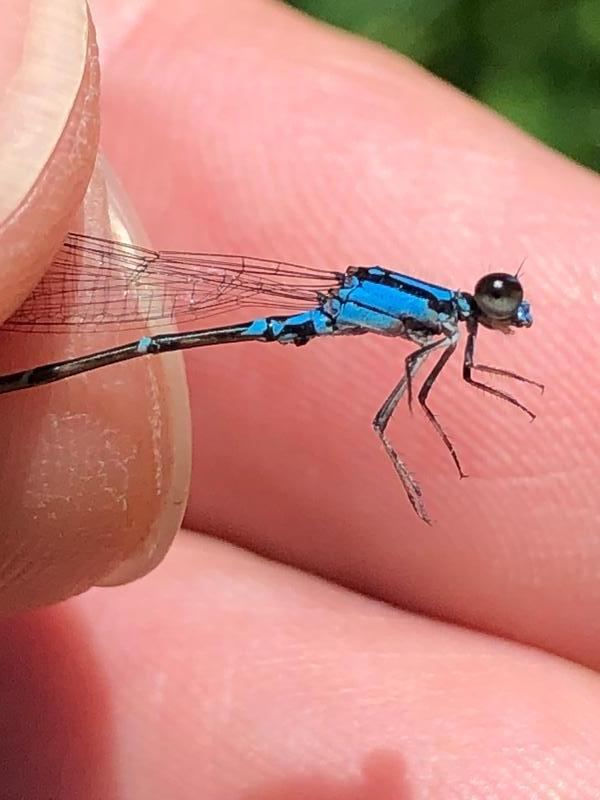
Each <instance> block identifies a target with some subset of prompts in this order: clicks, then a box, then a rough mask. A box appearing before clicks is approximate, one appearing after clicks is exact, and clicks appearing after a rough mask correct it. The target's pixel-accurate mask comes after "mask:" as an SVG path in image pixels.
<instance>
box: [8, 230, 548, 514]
mask: <svg viewBox="0 0 600 800" xmlns="http://www.w3.org/2000/svg"><path fill="white" fill-rule="evenodd" d="M242 307H253V308H255V309H257V308H261V309H262V310H263V314H262V315H259V316H256V315H249V316H251V317H252V318H251V319H250V321H248V322H241V323H236V324H231V325H224V326H221V327H211V328H203V329H201V330H192V331H181V330H180V331H179V332H177V333H159V334H156V335H154V336H142V337H141V338H139V339H137V340H135V341H132V342H129V343H128V344H124V345H120V346H117V347H111V348H110V349H107V350H102V351H100V352H95V353H92V354H90V355H83V356H81V357H78V358H70V359H67V360H65V361H60V362H56V363H53V364H45V365H43V366H39V367H35V368H33V369H28V370H24V371H22V372H16V373H13V374H11V375H3V376H0V393H4V392H12V391H17V390H19V389H30V388H32V387H35V386H41V385H42V384H45V383H50V382H53V381H58V380H62V379H63V378H67V377H70V376H73V375H77V374H79V373H82V372H87V371H88V370H92V369H97V368H98V367H104V366H107V365H109V364H116V363H117V362H119V361H125V360H128V359H131V358H137V357H139V356H145V355H149V354H158V353H165V352H168V351H172V350H183V349H186V348H192V347H204V346H207V345H215V344H226V343H233V342H279V343H280V344H295V345H305V344H307V343H308V342H310V341H311V340H312V339H316V338H318V337H321V336H343V335H357V334H364V333H376V334H380V335H382V336H397V337H401V338H403V339H408V340H410V341H411V342H413V343H414V344H416V345H417V349H415V350H414V351H413V352H412V353H410V354H409V355H408V356H407V357H406V359H405V361H404V367H405V368H404V372H403V374H402V377H401V378H400V380H399V381H398V383H397V385H396V386H395V387H394V389H393V390H392V392H391V394H390V395H389V397H388V398H387V399H386V400H385V402H384V403H383V405H382V406H381V408H380V409H379V411H378V412H377V414H376V415H375V417H374V419H373V423H372V425H373V428H374V430H375V432H376V434H377V436H378V437H379V439H380V440H381V442H382V443H383V446H384V448H385V450H386V452H387V454H388V456H389V457H390V459H391V461H392V464H393V465H394V469H395V470H396V472H397V474H398V476H399V477H400V480H401V481H402V484H403V486H404V489H405V490H406V494H407V496H408V499H409V500H410V503H411V505H412V507H413V508H414V510H415V511H416V513H417V514H418V516H419V517H420V518H421V519H422V520H424V521H425V522H429V521H430V520H429V517H428V515H427V512H426V510H425V506H424V504H423V500H422V493H421V489H420V487H419V485H418V484H417V482H416V481H415V479H414V478H413V477H412V475H411V474H410V473H409V471H408V469H407V467H406V465H405V463H404V461H403V460H402V458H401V457H400V456H399V454H398V452H397V450H396V449H395V447H394V446H393V445H392V443H391V441H390V440H389V438H388V436H387V435H386V428H387V425H388V423H389V421H390V417H391V416H392V414H393V412H394V410H395V409H396V407H397V405H398V403H399V401H400V400H401V398H402V397H403V396H404V395H406V397H407V400H408V403H409V406H411V407H412V400H413V380H414V378H415V375H416V373H417V371H418V370H419V369H420V367H421V366H422V365H423V363H424V361H425V360H426V359H427V358H428V357H429V356H430V355H431V354H432V353H433V352H434V351H439V356H438V359H437V361H436V362H435V365H434V367H433V369H432V370H431V372H430V373H429V374H428V375H427V377H426V378H425V380H424V382H423V384H422V385H421V388H420V390H419V392H418V394H417V398H418V402H419V404H420V405H421V407H422V408H423V410H424V412H425V414H426V416H427V418H428V419H429V421H430V422H431V423H432V425H433V427H434V428H435V430H436V431H437V433H438V434H439V436H440V437H441V439H442V441H443V443H444V445H445V446H446V448H447V449H448V451H449V453H450V456H451V457H452V460H453V461H454V464H455V465H456V468H457V470H458V473H459V475H460V476H461V477H464V472H463V470H462V467H461V464H460V461H459V458H458V455H457V453H456V450H455V449H454V446H453V444H452V442H451V441H450V439H449V438H448V436H447V434H446V433H445V431H444V429H443V428H442V426H441V425H440V423H439V422H438V420H437V417H436V416H435V414H434V413H433V412H432V411H431V409H430V408H429V406H428V404H427V399H428V396H429V393H430V391H431V388H432V386H433V384H434V382H435V381H436V379H437V378H438V376H439V374H440V373H441V371H442V370H443V369H444V367H445V366H446V364H447V363H448V360H449V359H450V357H451V356H452V354H453V353H454V351H455V350H456V347H457V343H458V338H459V323H461V322H464V323H465V324H466V328H467V338H466V346H465V350H464V357H463V378H464V379H465V381H467V383H470V384H471V385H472V386H477V387H478V388H480V389H482V390H483V391H485V392H488V393H489V394H492V395H494V396H496V397H500V398H502V399H503V400H507V401H508V402H509V403H512V404H513V405H514V406H516V407H517V408H520V409H521V410H522V411H524V412H525V413H526V414H528V415H529V417H530V418H531V419H534V414H533V413H532V412H531V411H530V410H529V409H528V408H526V407H525V406H524V405H522V404H521V403H520V402H519V401H518V400H516V399H515V398H514V397H512V396H511V395H509V394H507V393H506V392H503V391H501V390H500V389H496V388H494V387H492V386H488V385H487V384H485V383H481V382H480V381H477V380H475V379H474V378H473V375H472V373H473V372H474V371H475V370H478V371H480V372H484V373H492V374H494V375H502V376H505V377H508V378H514V379H515V380H518V381H522V382H524V383H529V384H533V385H534V386H538V387H539V388H540V389H542V390H543V386H542V385H541V384H539V383H537V382H536V381H532V380H529V379H527V378H523V377H522V376H520V375H517V374H515V373H513V372H509V371H507V370H504V369H498V368H495V367H488V366H485V365H482V364H476V363H475V361H474V357H475V341H476V337H477V333H478V330H479V327H480V326H484V327H486V328H491V329H493V330H496V331H501V332H503V333H512V328H523V327H524V328H528V327H530V326H531V324H532V322H533V320H532V316H531V311H530V306H529V303H528V302H527V301H526V300H524V299H523V289H522V287H521V283H520V281H519V278H518V274H517V275H509V274H506V273H502V272H494V273H491V274H489V275H484V276H483V277H482V278H481V279H480V280H479V281H478V282H477V284H476V286H475V290H474V292H473V293H472V294H471V293H468V292H462V291H453V290H451V289H447V288H444V287H443V286H437V285H435V284H432V283H428V282H426V281H422V280H418V279H417V278H412V277H410V276H409V275H403V274H400V273H398V272H395V271H391V270H388V269H384V268H383V267H349V268H348V269H346V270H345V271H344V272H336V271H332V270H319V269H313V268H308V267H302V266H299V265H297V264H288V263H284V262H280V261H268V260H266V259H259V258H246V257H242V256H229V255H214V254H199V253H183V252H174V251H169V252H168V251H163V252H158V251H155V250H150V249H147V248H144V247H137V246H135V245H129V244H123V243H119V242H114V241H110V240H107V239H100V238H96V237H92V236H86V235H82V234H74V233H72V234H69V236H68V237H67V239H66V240H65V242H64V244H63V246H62V248H61V250H60V252H59V253H58V254H57V256H56V258H55V260H54V262H53V265H52V267H51V269H50V271H49V272H48V273H47V275H46V277H45V278H44V280H43V281H42V282H41V283H40V284H39V285H38V287H37V288H36V289H35V290H34V292H33V293H32V294H31V296H30V297H29V298H28V299H27V300H26V301H25V303H24V304H23V305H22V306H21V308H20V309H19V310H18V311H17V312H16V313H15V314H14V315H13V316H12V317H11V318H10V319H9V320H8V321H7V322H6V323H5V324H4V326H3V327H4V329H5V330H12V331H29V332H41V331H43V332H69V331H74V330H75V331H84V332H85V331H89V332H91V331H100V330H120V331H126V330H134V329H140V328H142V327H143V326H145V325H148V324H149V323H153V324H155V325H166V324H170V323H171V324H173V323H175V322H177V323H178V324H180V325H185V324H186V323H188V324H189V323H194V322H197V321H198V320H201V319H206V318H207V317H210V316H213V315H216V314H223V313H225V312H229V311H232V310H235V309H239V308H242ZM274 307H275V308H277V309H278V310H279V312H284V311H287V312H288V313H279V314H277V315H274V316H271V315H264V310H265V309H269V308H274Z"/></svg>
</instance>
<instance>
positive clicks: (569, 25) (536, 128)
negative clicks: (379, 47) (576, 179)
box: [287, 0, 600, 171]
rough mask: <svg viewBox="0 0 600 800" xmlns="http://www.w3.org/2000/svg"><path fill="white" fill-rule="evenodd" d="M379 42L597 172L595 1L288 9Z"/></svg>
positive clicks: (302, 1)
mask: <svg viewBox="0 0 600 800" xmlns="http://www.w3.org/2000/svg"><path fill="white" fill-rule="evenodd" d="M287 2H289V4H290V5H293V6H295V7H296V8H300V9H303V10H304V11H307V12H308V13H310V14H312V15H314V16H315V17H319V18H321V19H323V20H326V21H327V22H330V23H332V24H334V25H338V26H339V27H341V28H346V29H347V30H349V31H354V32H355V33H358V34H361V35H362V36H365V37H368V38H370V39H374V40H376V41H379V42H382V43H383V44H385V45H387V46H388V47H392V48H394V49H396V50H398V51H400V52H401V53H404V54H405V55H407V56H410V58H412V59H414V60H415V61H417V62H419V63H420V64H422V65H423V66H425V67H427V68H428V69H429V70H431V71H432V72H434V73H436V74H437V75H439V76H440V77H442V78H445V79H446V80H448V81H450V82H451V83H453V84H454V85H455V86H458V87H459V88H460V89H462V90H463V91H465V92H468V93H469V94H471V95H473V96H474V97H477V98H478V99H479V100H481V101H482V102H483V103H486V104H487V105H489V106H491V107H492V108H494V109H496V110H497V111H498V112H500V113H501V114H503V115H504V116H506V117H508V118H509V119H510V120H512V121H513V122H515V123H516V124H517V125H520V126H521V127H522V128H524V129H525V130H526V131H528V132H529V133H531V134H533V135H534V136H537V137H538V138H539V139H541V140H542V141H544V142H546V143H547V144H549V145H551V146H552V147H555V148H556V149H557V150H560V151H562V152H563V153H565V154H566V155H568V156H571V157H572V158H574V159H575V160H576V161H579V162H580V163H582V164H585V165H587V166H589V167H592V168H593V169H595V170H597V171H600V0H563V1H562V2H561V0H499V1H498V0H287Z"/></svg>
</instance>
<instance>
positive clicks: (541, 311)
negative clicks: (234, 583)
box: [105, 0, 600, 664]
mask: <svg viewBox="0 0 600 800" xmlns="http://www.w3.org/2000/svg"><path fill="white" fill-rule="evenodd" d="M236 8H237V9H238V13H237V14H236V15H230V14H229V11H228V12H225V11H224V10H223V7H222V5H221V4H219V3H216V2H208V3H205V4H203V6H202V11H201V12H200V11H199V10H198V8H197V6H196V5H195V4H193V3H188V2H185V0H178V2H175V3H174V4H171V5H170V6H169V8H168V10H167V9H165V8H164V7H162V6H160V5H159V4H155V5H154V6H151V7H148V6H146V7H145V8H144V11H143V13H140V14H139V16H138V17H135V15H134V17H135V24H131V26H130V28H129V29H128V33H127V34H126V35H125V38H124V39H121V38H119V39H118V44H117V45H116V46H115V48H114V49H113V51H112V54H111V59H110V61H109V63H108V64H107V68H106V94H105V100H106V110H107V117H106V140H107V147H108V148H109V150H110V153H111V155H112V157H113V159H114V161H115V163H116V165H117V167H118V169H119V172H120V173H122V174H123V176H124V177H125V178H126V181H127V185H128V187H129V188H130V190H131V191H132V194H133V196H134V197H135V198H136V199H138V200H139V203H140V209H141V212H142V214H143V217H144V219H145V220H146V221H147V222H148V226H149V229H150V231H151V233H152V236H153V238H154V240H155V241H156V242H159V243H161V244H163V243H164V245H165V246H172V247H180V248H182V247H183V248H186V249H188V248H189V249H194V248H196V249H201V250H202V249H204V250H211V251H215V250H216V251H224V252H242V253H246V254H251V255H252V254H254V255H259V256H267V257H271V258H283V259H286V260H291V261H299V262H300V263H302V262H308V263H311V264H314V265H325V266H334V267H343V266H344V265H345V264H348V263H358V264H373V263H379V264H385V265H387V266H390V267H394V268H399V269H400V270H401V271H407V272H410V273H411V274H414V275H417V276H419V277H421V278H425V279H431V280H434V281H435V282H438V283H442V284H444V285H448V286H450V287H456V288H464V289H467V290H469V289H471V288H472V287H473V285H474V283H475V281H476V280H477V278H478V277H479V276H480V275H481V274H482V273H484V272H488V271H491V270H494V269H503V270H507V271H514V270H516V268H517V266H518V264H519V263H520V262H521V261H522V259H523V257H525V256H527V257H528V260H527V263H526V270H525V275H524V279H523V280H524V284H525V288H526V294H527V297H528V299H530V300H531V301H532V303H533V313H534V318H535V324H534V326H533V328H532V329H531V330H530V331H521V332H519V335H518V336H514V337H510V338H509V337H500V336H499V334H497V333H494V332H491V331H487V332H486V331H484V332H483V333H482V335H481V337H480V347H479V353H478V357H479V358H480V359H481V360H482V361H483V362H484V363H490V362H491V363H492V364H495V365H497V366H504V367H506V368H510V369H513V370H517V371H520V372H523V373H524V374H526V375H528V376H529V377H532V378H534V379H538V380H540V381H543V382H544V383H546V385H547V387H548V391H547V392H546V395H545V397H544V398H543V399H540V398H539V397H538V395H537V394H536V393H535V391H533V390H532V391H529V390H528V389H527V388H526V387H521V386H517V387H515V388H514V391H515V392H516V393H517V394H518V396H519V397H520V398H521V399H522V400H523V401H524V402H526V403H527V404H529V405H531V406H533V408H534V409H535V411H536V412H538V419H537V420H536V421H535V424H534V425H528V424H527V421H526V419H525V418H524V417H520V416H519V413H518V412H517V411H516V410H515V409H512V408H511V407H510V406H508V405H507V404H503V403H501V402H499V401H497V400H495V399H493V398H489V397H486V396H484V395H483V394H482V393H477V392H473V391H472V389H470V388H469V387H467V386H466V385H464V384H463V383H462V382H461V381H460V377H459V375H458V374H457V372H458V370H457V369H456V368H455V367H454V368H449V369H448V370H447V373H445V374H444V376H443V378H441V379H440V381H439V382H438V383H437V384H436V386H435V391H434V392H432V395H431V405H432V408H433V409H434V410H435V411H436V412H437V413H438V414H439V417H440V421H441V422H442V424H443V425H444V427H445V428H446V430H447V431H448V433H449V434H450V435H451V437H452V439H453V442H454V444H455V445H456V447H457V449H458V451H459V453H460V455H461V457H462V460H463V464H464V467H465V470H466V471H467V472H468V473H469V475H470V476H471V477H470V479H469V480H468V481H462V482H460V483H458V481H457V476H456V474H455V472H454V471H453V466H452V464H451V463H450V461H449V458H448V457H447V453H446V451H445V450H444V448H443V446H442V445H441V443H440V441H439V440H438V438H437V437H436V435H435V432H434V431H433V430H431V429H430V427H428V426H427V423H426V422H425V421H424V420H423V419H422V416H421V415H420V414H415V415H414V418H409V417H408V416H407V415H406V414H405V413H404V412H402V411H400V412H399V413H398V415H397V420H396V421H395V423H393V424H392V426H391V434H392V436H393V439H394V441H395V442H396V444H397V446H398V448H399V450H400V452H401V453H402V455H403V456H404V457H406V459H407V460H408V463H409V467H410V468H411V469H412V470H414V472H415V473H416V474H417V476H418V477H419V478H420V479H421V482H422V484H423V486H424V490H425V492H426V499H427V502H428V504H429V506H430V508H431V513H432V515H433V517H434V519H435V523H436V524H435V526H434V527H433V528H432V529H431V530H424V528H423V526H422V525H421V523H420V522H419V521H418V520H417V519H415V517H414V515H413V514H412V512H411V510H410V508H409V507H408V504H407V502H406V498H405V497H404V495H403V493H402V490H401V487H400V486H399V485H398V481H397V479H396V477H395V475H394V472H393V470H392V469H391V468H390V465H389V464H388V463H387V462H386V459H385V455H384V454H383V452H382V451H381V449H380V448H379V446H378V444H377V442H376V441H375V439H374V437H373V434H372V432H371V429H370V420H371V419H372V417H373V415H374V413H375V412H376V410H377V408H378V407H379V406H380V405H381V403H382V402H383V400H384V398H385V397H386V394H387V393H388V392H389V391H390V389H391V387H392V386H393V385H394V384H395V382H396V381H397V379H398V377H399V375H400V374H401V372H402V370H403V361H404V358H405V356H406V355H407V353H408V352H409V350H410V348H409V347H408V346H405V345H404V344H403V343H401V342H392V341H390V340H384V339H379V340H378V339H376V338H369V337H365V338H364V339H363V340H358V339H356V338H352V339H349V340H345V341H341V340H336V341H329V342H323V343H314V344H311V346H310V347H307V348H305V349H302V350H296V349H295V348H294V349H293V351H291V352H290V350H284V349H282V348H281V349H280V348H275V347H272V348H264V349H263V348H261V347H259V346H248V347H241V346H240V347H239V348H234V347H231V348H219V349H216V350H215V351H214V352H206V351H203V352H198V353H197V354H190V357H189V359H188V362H187V363H188V365H189V368H190V379H191V386H192V408H193V413H194V416H195V422H196V424H195V431H196V433H195V452H196V454H197V455H196V462H195V476H196V478H195V482H194V488H193V492H192V500H191V504H190V508H189V514H188V521H189V523H190V524H191V525H193V526H195V527H198V528H201V527H206V526H208V527H209V530H211V531H212V532H214V533H216V534H218V535H220V536H227V537H229V538H232V539H234V540H235V541H236V542H238V543H241V544H244V545H245V546H247V547H251V548H254V549H257V550H259V551H260V552H264V553H267V554H269V555H270V556H273V557H276V558H280V559H283V560H286V561H289V562H292V563H294V564H297V565H300V566H303V567H305V568H308V569H311V570H315V571H317V572H319V573H321V574H324V575H327V576H329V577H331V578H334V579H336V580H339V581H343V582H344V583H347V584H349V585H352V586H355V587H359V588H360V589H362V590H364V591H368V592H371V593H373V594H376V595H378V596H380V597H384V598H386V599H388V600H390V601H393V602H396V603H401V604H403V605H405V606H409V607H411V608H415V609H420V610H423V611H426V612H429V613H433V614H436V615H443V616H445V617H446V618H449V619H453V620H457V621H460V622H463V623H466V624H469V625H474V626H479V627H482V628H485V629H488V630H494V631H498V632H501V633H502V634H504V635H506V636H511V637H514V638H517V639H520V640H522V641H526V642H531V643H535V644H537V645H540V646H543V647H546V648H549V649H552V650H555V651H556V652H560V653H563V654H568V655H570V656H571V657H573V658H576V659H580V660H582V661H585V662H587V663H594V664H598V663H600V650H599V646H598V642H600V621H599V618H598V614H597V608H598V602H599V601H600V584H599V583H598V581H597V580H596V579H595V575H596V573H597V565H598V560H599V558H600V553H599V541H598V537H597V536H596V535H595V528H596V527H597V516H598V505H597V502H598V501H597V498H598V494H597V492H596V489H595V480H596V479H595V476H596V475H597V474H598V467H599V466H600V464H599V461H598V458H599V456H598V453H599V452H600V450H599V449H598V447H597V446H596V444H595V439H594V433H593V432H594V430H595V428H596V425H595V414H596V412H595V408H596V401H595V397H596V395H597V392H596V391H595V389H594V386H595V385H596V383H597V378H596V377H595V376H596V374H597V372H598V369H597V360H598V352H597V348H596V347H595V345H594V343H593V341H592V338H590V337H589V336H587V335H586V334H585V333H582V334H581V336H578V341H577V344H576V354H577V355H576V364H577V366H576V368H575V367H574V366H573V365H574V358H575V356H574V349H573V348H574V347H575V345H572V346H566V343H567V342H569V341H571V339H572V336H573V331H580V332H582V331H589V330H590V328H591V327H593V319H594V317H595V316H597V304H596V303H594V301H593V296H594V277H593V276H594V274H595V273H594V270H595V265H596V263H597V260H598V252H599V250H600V242H599V237H598V234H597V225H596V219H597V216H598V211H599V205H600V192H599V188H598V182H597V178H596V177H595V176H593V175H591V174H590V173H587V172H585V171H584V170H581V169H579V168H578V167H576V166H575V165H573V164H571V163H570V162H568V161H566V160H564V159H561V158H560V157H558V156H557V155H555V154H553V153H551V152H550V151H549V150H547V149H545V148H543V147H541V146H540V145H538V144H536V143H535V142H533V141H531V140H530V139H528V138H527V137H525V136H524V135H523V134H521V133H519V132H518V131H516V130H515V129H513V128H511V127H510V126H508V125H507V124H506V123H504V122H502V121H501V120H499V119H498V118H496V117H495V116H493V115H491V114H489V113H487V112H486V111H485V110H483V109H482V108H480V107H479V106H478V105H476V104H475V103H473V102H472V101H470V100H468V99H466V98H465V97H463V96H462V95H460V94H459V93H457V92H455V91H454V90H452V89H450V88H449V87H448V86H446V85H444V84H442V83H441V82H438V81H436V80H435V79H433V78H432V77H431V76H429V75H427V74H426V73H424V72H423V71H421V70H419V69H417V68H416V67H414V66H412V65H410V64H408V63H407V62H405V61H403V60H401V59H399V58H398V57H396V56H394V55H392V54H390V53H388V52H385V51H383V50H381V49H380V48H376V47H374V46H373V45H370V44H368V43H366V42H362V41H359V40H357V39H354V38H350V37H347V36H345V35H342V34H340V33H336V32H334V31H332V30H330V29H327V28H324V27H322V26H318V25H316V24H314V23H312V22H311V21H310V20H308V19H307V18H305V17H303V16H299V15H297V14H295V13H294V12H292V11H291V10H289V9H287V8H285V7H284V6H283V5H275V4H271V3H259V2H240V3H239V4H238V5H237V6H236ZM225 13H227V25H224V24H223V23H224V19H225V17H224V16H223V15H224V14H225ZM215 30H219V31H221V34H220V36H219V37H218V39H217V40H215V37H214V35H213V32H214V31H215ZM108 35H109V34H108V32H107V36H108ZM174 42H177V46H175V45H174ZM134 65H135V69H134ZM132 95H134V96H135V97H136V98H137V102H136V103H135V104H134V105H132V104H131V103H129V98H130V97H131V96H132ZM140 126H142V127H143V128H144V131H145V136H144V140H143V143H142V145H141V147H140V148H138V149H136V151H135V153H132V152H131V148H130V147H129V145H128V143H127V137H126V136H125V135H124V133H125V132H127V131H132V130H136V129H137V128H138V127H140ZM148 163H151V164H152V170H151V171H149V170H148V169H146V165H147V164H148ZM453 363H455V362H453ZM232 497H235V502H232ZM523 608H527V609H528V613H527V614H523V611H522V610H523Z"/></svg>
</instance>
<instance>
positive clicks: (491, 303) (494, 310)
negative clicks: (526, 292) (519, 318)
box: [473, 272, 523, 320]
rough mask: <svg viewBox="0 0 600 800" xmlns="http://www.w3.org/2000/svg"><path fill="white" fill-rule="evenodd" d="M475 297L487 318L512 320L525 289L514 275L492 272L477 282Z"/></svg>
mask: <svg viewBox="0 0 600 800" xmlns="http://www.w3.org/2000/svg"><path fill="white" fill-rule="evenodd" d="M473 297H474V299H475V302H476V303H477V306H478V308H479V310H480V311H481V313H482V314H483V315H484V316H485V317H489V318H490V319H498V320H502V319H510V318H511V317H512V316H513V315H514V314H515V312H516V310H517V309H518V308H519V306H520V304H521V302H522V300H523V287H522V286H521V283H520V282H519V280H518V279H517V278H515V276H514V275H508V274H507V273H505V272H492V273H491V274H490V275H484V276H483V278H481V279H480V280H479V281H478V282H477V286H476V287H475V292H474V295H473Z"/></svg>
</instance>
